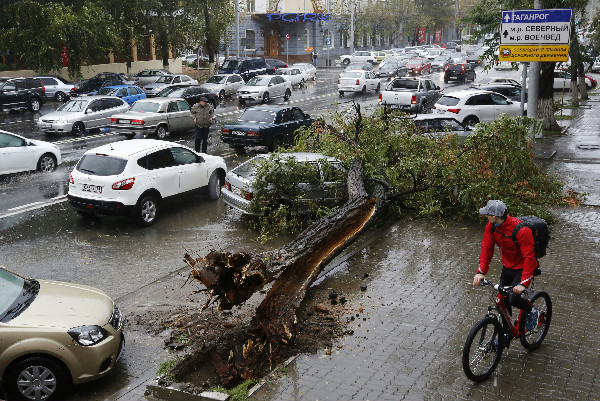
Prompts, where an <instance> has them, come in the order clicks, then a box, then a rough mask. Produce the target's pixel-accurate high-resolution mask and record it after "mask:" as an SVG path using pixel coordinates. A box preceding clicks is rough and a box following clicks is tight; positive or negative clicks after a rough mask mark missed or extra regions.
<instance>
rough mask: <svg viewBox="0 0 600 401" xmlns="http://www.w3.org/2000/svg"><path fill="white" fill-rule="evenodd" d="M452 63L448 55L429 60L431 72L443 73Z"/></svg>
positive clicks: (452, 60)
mask: <svg viewBox="0 0 600 401" xmlns="http://www.w3.org/2000/svg"><path fill="white" fill-rule="evenodd" d="M452 63H454V59H452V57H450V56H448V55H445V54H443V55H441V56H436V57H435V58H434V59H433V60H431V70H432V71H444V70H445V69H446V67H447V66H448V65H450V64H452Z"/></svg>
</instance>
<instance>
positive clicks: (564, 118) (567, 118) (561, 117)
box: [554, 115, 575, 120]
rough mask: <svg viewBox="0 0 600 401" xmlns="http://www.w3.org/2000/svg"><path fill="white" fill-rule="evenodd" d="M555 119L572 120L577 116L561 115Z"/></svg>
mask: <svg viewBox="0 0 600 401" xmlns="http://www.w3.org/2000/svg"><path fill="white" fill-rule="evenodd" d="M554 118H556V119H557V120H572V119H574V118H575V116H567V115H559V116H554Z"/></svg>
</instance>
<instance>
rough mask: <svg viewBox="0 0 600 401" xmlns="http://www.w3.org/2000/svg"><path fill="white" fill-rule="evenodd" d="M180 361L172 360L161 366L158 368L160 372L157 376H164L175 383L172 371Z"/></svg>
mask: <svg viewBox="0 0 600 401" xmlns="http://www.w3.org/2000/svg"><path fill="white" fill-rule="evenodd" d="M177 361H178V359H170V360H168V361H165V362H163V363H161V364H160V366H159V367H158V372H156V374H157V375H158V376H164V377H165V378H166V379H167V380H171V381H175V378H174V377H173V374H172V373H171V369H173V367H174V366H175V364H176V363H177Z"/></svg>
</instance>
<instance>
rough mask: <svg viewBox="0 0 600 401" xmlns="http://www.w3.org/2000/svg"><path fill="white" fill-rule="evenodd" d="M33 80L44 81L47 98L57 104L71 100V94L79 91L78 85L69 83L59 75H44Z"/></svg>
mask: <svg viewBox="0 0 600 401" xmlns="http://www.w3.org/2000/svg"><path fill="white" fill-rule="evenodd" d="M33 78H35V79H39V80H40V81H42V83H43V84H44V89H45V93H46V97H47V98H50V99H54V100H56V101H57V102H61V103H62V102H65V101H67V100H69V92H71V91H72V90H77V85H75V84H72V83H70V82H68V81H67V80H66V79H64V78H63V77H61V76H58V75H42V76H37V77H33Z"/></svg>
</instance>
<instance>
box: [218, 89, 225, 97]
mask: <svg viewBox="0 0 600 401" xmlns="http://www.w3.org/2000/svg"><path fill="white" fill-rule="evenodd" d="M219 100H225V90H223V89H221V92H219Z"/></svg>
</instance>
